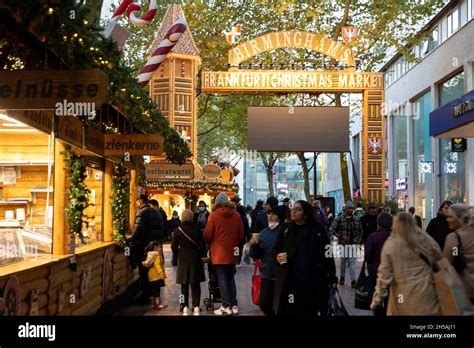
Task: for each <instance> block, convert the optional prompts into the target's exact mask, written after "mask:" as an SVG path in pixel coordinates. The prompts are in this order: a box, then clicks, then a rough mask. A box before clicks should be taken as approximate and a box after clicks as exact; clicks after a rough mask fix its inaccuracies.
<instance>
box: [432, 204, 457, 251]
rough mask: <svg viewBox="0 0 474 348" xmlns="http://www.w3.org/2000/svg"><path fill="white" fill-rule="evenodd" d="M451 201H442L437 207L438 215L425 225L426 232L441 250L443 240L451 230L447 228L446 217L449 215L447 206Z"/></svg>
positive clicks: (448, 206) (449, 205)
mask: <svg viewBox="0 0 474 348" xmlns="http://www.w3.org/2000/svg"><path fill="white" fill-rule="evenodd" d="M452 204H453V203H452V202H451V201H444V202H443V203H441V206H440V207H439V209H438V215H437V216H436V217H435V218H433V219H431V221H430V223H429V224H428V226H427V227H426V233H428V234H429V235H430V236H431V237H433V239H434V240H435V241H437V242H438V244H439V247H440V248H441V250H443V248H444V242H445V240H446V236H447V235H448V234H450V233H451V232H453V230H452V229H450V228H449V225H448V221H447V217H448V215H449V208H450V207H451V205H452Z"/></svg>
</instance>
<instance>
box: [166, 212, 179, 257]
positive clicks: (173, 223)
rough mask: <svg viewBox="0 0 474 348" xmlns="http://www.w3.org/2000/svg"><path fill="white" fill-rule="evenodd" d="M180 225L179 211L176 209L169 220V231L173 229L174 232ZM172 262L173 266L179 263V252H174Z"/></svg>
mask: <svg viewBox="0 0 474 348" xmlns="http://www.w3.org/2000/svg"><path fill="white" fill-rule="evenodd" d="M179 225H181V220H180V219H179V215H178V212H177V211H176V210H174V211H173V215H172V216H171V220H169V221H168V231H171V233H173V231H174V230H175V229H177V228H178V227H179ZM171 238H173V236H171ZM171 264H172V265H173V266H177V265H178V254H177V253H173V256H172V258H171Z"/></svg>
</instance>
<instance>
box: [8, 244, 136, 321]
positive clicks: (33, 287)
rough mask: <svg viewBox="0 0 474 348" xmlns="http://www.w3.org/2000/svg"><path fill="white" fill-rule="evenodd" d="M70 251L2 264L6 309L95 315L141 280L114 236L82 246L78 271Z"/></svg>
mask: <svg viewBox="0 0 474 348" xmlns="http://www.w3.org/2000/svg"><path fill="white" fill-rule="evenodd" d="M48 256H49V255H48ZM71 256H72V255H64V256H52V255H51V256H49V257H44V256H43V257H41V258H39V257H38V258H37V259H36V260H25V261H21V262H18V263H15V264H12V265H8V266H4V267H0V296H2V298H0V302H1V300H2V299H3V300H5V299H8V301H7V302H5V303H7V305H6V306H5V308H4V309H3V315H93V314H95V313H96V312H97V311H98V310H99V309H100V308H101V307H102V306H103V305H104V304H105V303H107V302H108V301H111V300H113V299H115V298H116V297H118V296H119V295H121V294H123V293H124V292H125V291H126V290H127V288H128V287H129V286H130V285H131V284H133V283H134V282H136V281H137V280H138V269H132V267H131V264H130V262H129V260H128V257H127V256H126V255H125V254H124V253H123V252H116V251H115V243H113V242H108V243H94V244H91V245H87V246H83V247H80V248H77V249H76V255H75V271H74V270H72V268H71ZM1 314H2V309H1V308H0V315H1Z"/></svg>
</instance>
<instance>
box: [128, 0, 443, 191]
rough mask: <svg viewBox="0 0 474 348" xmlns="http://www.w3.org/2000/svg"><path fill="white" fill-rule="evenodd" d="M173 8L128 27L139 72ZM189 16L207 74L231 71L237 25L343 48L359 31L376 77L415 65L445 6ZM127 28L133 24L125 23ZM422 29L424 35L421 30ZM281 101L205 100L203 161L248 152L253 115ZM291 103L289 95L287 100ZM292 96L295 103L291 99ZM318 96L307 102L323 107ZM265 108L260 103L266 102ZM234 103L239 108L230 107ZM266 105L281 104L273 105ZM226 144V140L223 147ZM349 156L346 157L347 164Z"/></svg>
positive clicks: (436, 0)
mask: <svg viewBox="0 0 474 348" xmlns="http://www.w3.org/2000/svg"><path fill="white" fill-rule="evenodd" d="M170 3H171V1H163V2H160V3H159V10H158V13H157V16H156V19H155V22H154V23H156V24H154V25H149V26H144V27H135V26H130V25H128V29H129V30H130V32H131V37H130V38H129V40H128V42H127V52H128V53H127V54H126V59H127V62H128V64H129V65H130V66H131V67H132V68H133V69H134V70H135V71H138V70H139V69H141V67H142V66H143V64H144V63H145V61H146V57H145V51H146V49H147V48H148V46H149V45H150V43H151V42H152V40H153V38H154V35H155V31H156V29H157V28H156V27H157V26H158V23H160V19H161V18H162V17H163V15H164V13H165V10H166V7H167V5H168V4H170ZM181 4H182V7H183V10H184V13H185V15H186V18H187V20H188V23H189V26H190V29H191V32H192V35H193V37H194V40H195V42H196V45H197V46H198V49H199V50H200V55H201V59H202V65H201V67H200V70H201V71H202V70H212V71H217V70H227V68H228V67H227V52H228V50H229V49H230V48H231V46H230V45H229V44H228V43H227V42H226V41H225V36H224V35H223V31H224V30H225V29H226V28H227V27H228V26H229V25H231V24H234V25H235V24H240V25H241V26H242V41H247V40H250V39H252V38H255V37H257V36H259V35H262V34H264V33H267V32H273V31H283V30H304V31H311V32H318V33H321V34H322V35H324V36H326V37H329V38H332V39H334V40H337V41H340V37H341V31H342V27H343V26H346V25H354V26H357V27H359V29H360V38H359V42H358V44H357V45H355V46H354V47H353V49H354V51H355V53H356V69H357V70H365V71H373V70H375V69H377V67H379V66H380V64H381V63H383V62H384V61H386V60H387V58H389V57H390V56H391V55H392V54H393V53H395V52H396V51H400V52H402V53H403V54H404V55H406V56H407V59H408V60H409V61H414V60H416V57H415V56H414V55H413V54H412V53H411V52H410V47H412V46H414V45H418V44H419V43H421V42H422V41H423V40H425V39H426V37H427V35H428V34H429V33H427V32H426V31H424V30H421V29H422V27H423V25H424V24H425V23H426V22H427V20H428V19H429V18H430V17H431V16H433V14H435V13H436V12H437V11H438V10H439V9H440V8H441V7H442V6H443V5H444V1H443V0H426V1H399V0H371V1H366V0H332V1H324V0H317V1H312V2H308V1H303V0H292V1H278V2H273V1H265V0H255V1H228V2H224V1H215V2H211V3H210V2H205V1H202V2H201V1H194V2H191V1H182V2H181ZM125 25H126V24H125ZM420 30H421V31H420ZM245 64H246V65H248V64H252V65H253V66H254V67H257V66H259V65H260V64H262V65H264V66H268V65H270V64H273V65H274V66H275V67H277V66H279V65H280V64H284V65H286V66H289V65H291V64H295V65H296V66H298V65H300V66H301V65H302V64H306V65H308V64H314V65H316V67H317V68H318V67H319V68H320V67H321V66H323V65H326V66H328V65H332V66H337V62H335V61H334V60H331V59H329V57H326V56H323V55H322V54H321V53H319V52H314V51H308V50H306V49H299V50H294V49H290V48H287V49H279V50H273V51H269V52H265V53H263V54H260V55H258V56H256V57H252V58H250V59H249V60H248V61H247V62H245ZM281 97H282V96H275V95H270V96H268V95H252V96H234V95H230V96H214V95H212V96H209V95H200V96H199V130H198V134H199V147H200V149H199V153H200V155H201V156H203V157H204V158H208V157H212V156H213V155H214V154H215V153H217V152H218V149H219V148H221V147H222V146H223V143H225V145H226V146H227V147H229V146H235V147H246V143H247V140H246V134H247V128H246V117H247V111H246V108H247V106H249V105H258V104H261V99H263V98H267V99H268V98H269V99H270V100H271V101H272V102H274V103H277V102H278V99H279V98H281ZM284 97H285V96H283V98H284ZM287 97H290V98H291V95H288V96H287ZM319 97H320V96H319V94H316V95H307V98H308V99H309V100H312V101H313V102H316V100H317V99H318V98H319ZM323 100H324V105H328V106H329V105H344V104H345V103H347V101H345V99H344V96H341V95H334V94H326V95H325V98H324V99H323ZM259 101H260V103H259ZM229 103H232V107H231V108H229ZM265 105H274V104H271V103H270V104H268V103H267V102H266V103H265ZM224 140H225V141H224ZM343 160H344V156H343V154H341V164H343ZM341 168H342V170H343V178H345V179H344V184H343V186H344V187H345V193H346V195H347V194H350V193H349V190H348V174H347V169H344V168H347V164H345V165H342V166H341Z"/></svg>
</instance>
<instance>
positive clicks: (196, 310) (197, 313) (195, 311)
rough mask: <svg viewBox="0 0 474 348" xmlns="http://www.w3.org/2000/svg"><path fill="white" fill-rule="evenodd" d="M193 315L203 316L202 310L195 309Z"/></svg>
mask: <svg viewBox="0 0 474 348" xmlns="http://www.w3.org/2000/svg"><path fill="white" fill-rule="evenodd" d="M193 315H195V316H199V315H201V308H199V307H194V311H193Z"/></svg>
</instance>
